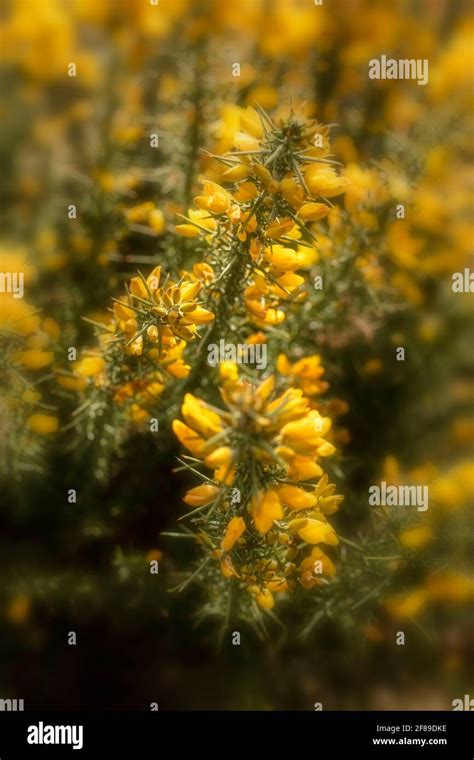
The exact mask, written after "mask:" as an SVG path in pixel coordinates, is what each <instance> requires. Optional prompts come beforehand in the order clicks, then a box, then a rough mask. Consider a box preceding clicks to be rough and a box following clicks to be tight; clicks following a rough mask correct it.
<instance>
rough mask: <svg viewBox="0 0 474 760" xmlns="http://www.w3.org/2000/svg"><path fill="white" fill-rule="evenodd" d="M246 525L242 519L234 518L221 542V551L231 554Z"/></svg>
mask: <svg viewBox="0 0 474 760" xmlns="http://www.w3.org/2000/svg"><path fill="white" fill-rule="evenodd" d="M245 529H246V525H245V521H244V519H243V518H242V517H233V518H232V519H231V521H230V522H229V524H228V526H227V528H226V531H225V535H224V538H223V539H222V541H221V549H223V551H225V552H230V550H231V549H232V547H233V546H234V544H235V542H236V541H238V540H239V538H240V536H241V535H242V533H243V532H244V531H245Z"/></svg>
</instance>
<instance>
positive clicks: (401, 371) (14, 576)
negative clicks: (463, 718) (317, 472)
mask: <svg viewBox="0 0 474 760" xmlns="http://www.w3.org/2000/svg"><path fill="white" fill-rule="evenodd" d="M469 5H470V4H469V3H467V2H466V3H463V2H462V1H461V0H459V1H456V0H406V1H405V0H380V1H378V0H324V2H323V4H322V5H321V6H317V5H315V3H314V2H313V0H273V1H272V2H267V1H266V0H227V2H222V1H221V0H208V1H206V0H202V1H199V2H198V0H159V3H158V5H156V6H155V5H154V4H152V3H150V2H149V0H94V1H93V0H3V1H2V3H1V6H0V50H1V51H2V52H1V73H0V82H1V88H0V89H1V92H2V93H3V95H2V102H1V120H0V121H1V126H0V130H1V132H0V134H1V138H0V151H1V165H2V183H1V185H2V187H1V191H0V192H1V195H2V198H1V200H2V203H1V216H0V262H1V270H2V272H11V273H13V272H24V275H25V297H24V299H14V298H13V297H12V294H10V293H0V299H1V300H0V333H1V338H0V341H1V347H2V357H1V358H0V363H1V365H2V380H1V383H2V398H1V401H0V418H1V421H2V443H1V448H0V456H1V480H2V483H1V491H2V507H1V515H0V522H1V525H0V535H1V539H0V540H1V551H0V568H1V570H0V572H1V577H2V584H1V592H0V614H1V617H2V621H1V627H2V634H1V635H2V647H1V649H2V654H1V659H2V666H1V669H0V697H1V698H8V697H10V698H15V697H16V698H23V699H25V703H26V708H27V709H28V708H50V709H61V708H63V709H96V708H103V709H113V708H116V709H118V708H130V709H149V704H150V703H151V702H158V703H159V705H160V709H165V708H168V709H173V708H175V709H264V710H267V709H298V710H300V709H304V710H311V709H313V705H314V703H316V702H321V703H322V704H323V706H324V709H336V710H348V709H390V708H393V709H434V710H436V709H451V704H452V700H453V699H456V698H462V697H463V695H464V694H466V693H470V694H473V695H474V691H473V689H474V683H473V680H472V662H473V642H472V635H470V633H471V634H472V599H473V593H474V578H473V570H472V556H473V548H474V547H473V543H474V542H473V530H472V525H473V522H472V501H473V495H474V467H473V461H472V453H473V443H474V416H473V401H474V389H473V385H472V382H471V377H472V369H473V355H472V327H473V322H472V298H473V296H472V293H470V292H467V293H454V292H453V289H452V275H453V273H455V272H463V271H464V269H465V268H469V267H471V271H472V268H473V260H472V241H473V227H472V215H471V213H470V212H471V210H472V205H471V204H472V176H473V174H472V163H470V162H471V160H472V156H471V154H470V147H471V139H472V96H473V83H472V68H473V37H472V31H473V17H472V15H471V13H470V9H469ZM471 11H472V8H471ZM382 54H385V55H387V57H393V58H396V59H399V58H415V59H416V58H422V59H428V61H429V83H428V85H427V86H419V85H417V84H416V82H414V81H410V80H379V81H376V80H370V79H369V77H368V61H369V60H370V59H371V58H373V57H380V56H381V55H382ZM71 63H73V64H75V66H76V75H75V76H69V75H68V67H69V66H70V64H71ZM235 63H238V64H239V65H240V75H239V76H234V75H233V64H235ZM255 103H258V104H260V105H261V106H262V107H263V108H265V109H267V110H268V111H269V112H270V113H274V112H278V109H279V108H282V107H283V108H288V107H290V106H291V105H292V106H293V107H295V108H300V109H303V111H304V112H305V113H306V114H307V115H308V116H313V117H314V118H317V119H318V120H319V121H322V122H324V123H330V124H331V125H333V126H332V128H331V136H332V147H333V152H334V154H335V157H336V158H337V159H338V160H339V161H340V162H341V165H342V169H341V171H342V173H343V174H344V175H345V176H346V177H348V179H349V180H350V182H351V184H350V185H349V186H348V190H347V192H346V194H345V196H344V198H343V199H342V200H338V204H339V205H340V208H341V212H342V216H341V220H340V221H339V222H337V220H336V221H335V222H334V223H333V224H332V225H331V227H327V228H325V234H324V235H322V236H321V241H322V244H321V248H320V250H319V254H318V255H319V257H320V263H321V262H322V263H323V264H324V265H325V273H326V275H327V283H328V287H326V288H325V292H324V295H321V297H319V300H316V301H315V303H314V304H313V305H312V306H311V309H312V310H311V312H310V314H309V316H308V319H307V320H306V322H305V324H304V325H302V328H301V335H300V343H299V345H300V347H301V348H303V349H304V350H305V351H307V352H309V353H321V355H322V357H323V363H324V366H325V367H326V374H325V379H326V380H327V382H328V383H329V387H330V394H332V395H331V398H332V399H333V409H335V410H336V409H337V410H338V413H339V414H340V417H339V423H338V427H337V443H338V448H339V451H340V454H339V457H338V459H337V462H336V464H335V465H334V468H335V469H334V473H333V474H334V476H335V477H337V479H338V484H339V488H340V489H341V491H342V493H344V496H345V501H344V503H343V507H342V508H341V510H340V513H339V515H338V516H337V525H338V531H339V532H340V533H341V535H342V536H346V537H347V541H346V543H344V544H343V545H342V548H341V551H340V554H339V556H338V559H337V561H336V565H337V568H338V570H337V575H336V579H335V582H334V583H333V584H332V585H331V588H329V589H326V590H325V592H324V594H322V595H321V596H318V597H317V598H316V599H315V600H313V601H312V602H311V603H310V604H309V603H308V605H309V607H308V609H305V608H304V607H301V605H300V606H298V605H293V606H292V605H291V604H287V605H286V608H285V614H284V615H283V616H282V618H283V619H284V623H285V628H282V627H280V626H274V627H271V628H270V635H269V636H268V638H265V639H263V640H261V639H259V638H258V637H257V636H256V635H255V633H254V632H253V631H252V630H251V629H248V630H247V629H245V628H242V626H240V627H239V630H241V631H242V644H241V646H240V647H233V646H231V644H230V638H229V637H228V638H227V639H226V640H225V641H224V643H222V642H221V643H220V644H219V642H218V640H217V638H216V635H215V621H213V620H212V619H207V618H206V619H204V620H203V621H201V622H200V623H199V625H196V611H198V610H199V606H200V604H201V603H202V599H203V590H202V589H200V588H199V587H198V586H193V585H191V586H190V587H189V588H188V589H187V590H186V592H185V593H183V594H172V593H170V592H169V588H170V587H171V586H172V585H173V574H174V573H175V572H176V571H177V569H179V568H182V567H183V566H185V565H186V564H187V563H189V562H190V561H191V559H192V555H193V549H192V548H189V547H188V546H185V547H184V548H183V543H186V542H179V541H173V540H172V539H171V538H169V537H168V538H167V537H163V536H161V535H160V534H161V532H162V531H164V532H170V531H171V532H172V531H173V529H174V527H175V522H176V518H177V516H179V514H181V513H182V510H183V507H182V504H181V498H182V495H183V493H184V491H185V489H186V487H189V485H190V480H189V478H188V477H187V475H186V473H182V472H180V473H175V474H173V473H172V470H173V468H174V467H175V464H176V460H175V458H176V456H177V454H178V452H179V446H178V444H177V442H176V441H175V440H174V438H173V435H172V433H171V431H170V429H169V427H167V426H166V424H165V425H164V426H163V428H162V434H161V435H160V436H159V437H158V439H157V438H156V437H154V436H152V435H151V434H150V433H147V431H146V429H144V428H143V427H141V426H140V420H139V419H135V420H133V419H130V417H125V416H124V414H123V410H121V409H120V408H117V407H116V405H114V403H113V402H111V401H110V400H109V401H108V402H107V401H105V402H101V403H100V404H99V403H98V405H97V406H96V407H94V409H95V411H94V409H93V410H92V411H93V414H92V415H91V409H90V408H87V409H86V412H87V413H85V414H84V413H83V412H84V409H83V408H82V407H81V405H82V403H83V397H82V396H81V391H82V390H83V389H82V388H79V387H78V386H77V383H75V382H74V381H73V380H74V379H73V378H68V375H67V368H68V367H67V361H68V349H69V348H70V347H71V346H72V347H76V348H77V350H78V351H80V350H81V348H82V347H84V346H90V345H92V344H93V342H94V330H93V326H92V325H91V323H90V322H88V321H85V320H84V319H83V317H86V318H87V319H89V320H92V321H98V322H100V321H101V320H103V319H104V318H105V317H104V315H106V314H107V309H108V308H109V307H110V304H111V298H112V297H116V296H117V295H119V294H120V293H121V292H122V289H123V284H124V282H125V281H126V280H127V279H129V278H130V276H133V274H135V272H136V269H137V267H138V268H141V269H144V270H146V271H148V269H151V268H152V266H154V265H155V264H157V263H160V262H161V261H162V260H166V261H168V262H172V263H174V265H176V266H179V265H181V263H183V264H184V263H185V262H186V261H187V258H188V257H192V241H187V240H183V239H181V238H179V237H177V236H176V234H175V232H174V225H175V224H176V222H177V217H176V214H177V213H179V212H181V211H183V210H184V211H185V210H186V209H187V208H188V207H189V205H190V203H191V202H192V198H193V196H194V195H195V194H196V191H197V188H198V187H199V178H200V177H201V176H202V175H203V173H207V176H213V172H215V171H216V169H215V167H214V164H213V162H212V160H211V159H210V158H209V156H208V155H207V153H205V152H203V151H210V152H218V153H219V152H223V151H225V150H228V149H230V148H231V147H232V135H233V132H234V131H235V129H236V128H238V123H239V119H240V113H241V109H242V108H244V107H246V106H248V105H253V104H255ZM151 133H157V134H158V135H159V145H158V148H157V149H154V150H150V149H149V136H150V134H151ZM71 204H74V205H75V206H76V208H77V219H75V220H74V223H71V219H70V218H69V217H68V207H69V206H70V205H71ZM141 204H148V205H147V206H145V208H143V206H142V205H141ZM397 204H403V205H404V206H405V209H406V218H405V219H396V217H395V215H394V209H395V206H396V205H397ZM137 208H138V209H139V210H138V211H137ZM140 209H141V210H140ZM318 272H319V269H318V266H317V265H316V266H315V269H314V271H312V272H311V273H310V274H311V275H312V276H313V275H316V274H317V273H318ZM18 325H20V326H18ZM25 341H26V342H27V348H26V349H25V347H24V345H23V343H24V342H25ZM19 342H21V343H22V345H21V346H19ZM397 346H403V347H404V348H405V352H406V356H405V361H404V362H396V361H394V352H395V348H396V347H397ZM39 354H40V357H39V358H38V355H39ZM68 379H69V382H68ZM335 400H338V401H337V403H336V401H335ZM94 403H95V402H94ZM329 403H330V402H329ZM98 429H100V435H98V434H97V430H98ZM103 441H105V445H104V444H103ZM381 479H384V480H386V481H387V482H389V483H393V484H400V483H401V484H405V483H412V484H420V485H428V486H429V494H430V508H429V510H428V511H427V512H426V513H418V512H416V510H414V511H412V512H411V513H410V514H408V515H407V513H406V510H405V512H404V513H403V514H396V513H388V512H387V511H383V510H381V511H380V512H375V511H373V510H370V509H369V507H368V502H367V492H368V488H369V486H370V485H371V484H374V483H377V482H379V481H380V480H381ZM73 488H75V489H77V490H78V492H80V497H79V498H78V500H77V503H69V501H68V498H67V494H68V491H69V489H73ZM150 559H158V560H159V563H160V573H159V575H158V576H153V575H150V573H149V562H150ZM70 631H75V632H76V634H77V645H76V646H69V645H68V642H67V637H68V632H70ZM398 631H403V632H405V637H406V643H405V646H397V645H396V644H395V638H396V634H397V632H398Z"/></svg>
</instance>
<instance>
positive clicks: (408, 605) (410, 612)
mask: <svg viewBox="0 0 474 760" xmlns="http://www.w3.org/2000/svg"><path fill="white" fill-rule="evenodd" d="M428 600H429V597H428V593H427V591H426V590H425V589H415V590H414V591H411V592H409V593H408V594H406V595H405V596H399V597H393V598H390V599H387V600H386V601H385V608H386V610H387V612H388V613H389V615H390V616H391V617H392V618H394V619H395V620H406V619H407V618H411V617H415V616H416V615H418V614H419V613H420V612H422V611H423V610H424V608H425V607H426V604H427V602H428Z"/></svg>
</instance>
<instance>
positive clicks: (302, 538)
mask: <svg viewBox="0 0 474 760" xmlns="http://www.w3.org/2000/svg"><path fill="white" fill-rule="evenodd" d="M221 377H222V380H221V397H222V400H223V401H224V404H225V407H226V408H225V409H221V408H218V407H215V406H213V405H210V404H207V403H206V402H204V401H203V400H201V399H199V398H197V397H196V396H194V395H192V394H187V395H186V396H185V399H184V403H183V405H182V409H181V411H182V415H183V419H184V422H182V421H181V420H175V421H174V422H173V429H174V431H175V433H176V435H177V437H178V438H179V440H180V441H181V443H182V444H183V445H184V446H185V447H186V448H187V449H188V451H190V452H191V454H192V455H193V459H194V461H198V460H200V461H201V462H202V463H203V464H204V466H205V467H206V468H207V469H209V470H211V471H212V473H213V478H212V480H211V479H207V478H206V483H205V484H204V485H201V486H197V487H195V488H193V489H191V490H190V491H189V492H188V493H187V495H186V496H185V502H186V503H187V504H188V505H189V506H192V507H195V508H196V509H195V511H194V512H192V513H191V516H192V517H191V519H192V520H193V521H194V523H195V524H196V526H197V528H198V531H197V537H198V540H199V542H200V543H201V544H202V546H203V547H204V548H205V549H206V550H207V551H209V552H210V556H211V558H212V559H215V560H217V561H219V566H220V570H221V573H222V575H223V576H224V577H225V578H229V579H235V581H236V582H237V583H238V584H239V586H240V587H241V588H243V589H244V590H246V591H247V592H250V594H251V595H252V596H254V597H255V598H256V601H257V602H258V604H259V605H260V606H262V607H264V608H271V607H272V606H273V603H274V600H273V593H275V592H278V591H291V590H294V589H295V587H296V585H297V583H298V581H300V583H301V585H303V586H304V587H305V588H310V587H311V586H312V585H317V583H318V577H317V575H313V576H312V577H313V579H314V583H311V578H310V570H309V569H308V568H309V565H308V556H309V558H310V559H311V557H313V556H315V555H313V554H309V555H308V556H306V553H305V548H306V546H307V545H319V544H327V545H335V544H337V543H338V540H337V536H336V534H335V531H334V529H333V527H332V526H331V525H330V523H329V522H328V520H327V515H328V514H331V513H332V512H335V511H336V510H337V508H338V505H339V503H340V501H341V500H342V497H341V496H337V495H335V494H334V491H335V486H334V485H331V484H329V482H328V478H327V476H326V475H324V473H323V469H322V467H321V464H320V460H321V459H322V458H324V457H327V456H330V455H331V454H333V453H334V451H335V448H334V446H333V445H332V444H331V443H330V442H329V441H328V440H327V438H326V436H327V435H328V434H329V431H330V428H331V421H330V419H328V418H327V417H322V416H321V415H320V414H319V412H318V411H317V410H316V409H311V408H310V405H309V401H308V399H307V398H305V396H304V395H303V392H302V390H301V389H297V388H290V389H287V390H285V391H283V392H281V391H278V390H277V378H276V377H275V376H274V375H270V376H269V377H267V378H266V379H265V380H263V381H262V382H260V383H258V384H255V383H253V382H251V381H249V380H247V379H240V378H239V375H238V371H237V367H236V365H232V364H229V363H226V364H224V365H223V366H222V368H221ZM236 495H237V498H236ZM193 515H194V517H193ZM197 515H198V516H197ZM203 537H204V539H203ZM321 555H322V556H324V557H326V555H324V553H323V552H322V551H321ZM318 556H319V555H318ZM311 562H313V565H314V562H315V560H311ZM322 568H323V569H322V570H321V572H322V573H323V575H324V574H326V575H328V576H330V575H331V573H332V574H334V571H333V565H332V563H331V561H330V560H329V559H328V558H326V560H325V564H324V565H323V566H322ZM324 568H325V569H324ZM328 568H329V569H330V571H331V572H329V573H328V572H326V571H327V570H328ZM319 580H322V579H321V578H320V579H319Z"/></svg>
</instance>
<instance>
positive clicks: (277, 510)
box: [251, 489, 283, 533]
mask: <svg viewBox="0 0 474 760" xmlns="http://www.w3.org/2000/svg"><path fill="white" fill-rule="evenodd" d="M251 509H252V514H253V521H254V525H255V528H256V529H257V530H258V532H259V533H268V531H269V530H270V528H271V527H272V525H273V521H274V520H280V519H281V518H282V517H283V509H282V506H281V503H280V499H279V498H278V493H277V492H276V491H274V490H273V489H271V490H269V491H263V492H262V491H259V493H258V494H257V495H256V496H254V497H253V499H252V506H251Z"/></svg>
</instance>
